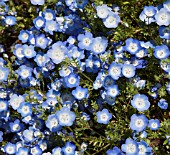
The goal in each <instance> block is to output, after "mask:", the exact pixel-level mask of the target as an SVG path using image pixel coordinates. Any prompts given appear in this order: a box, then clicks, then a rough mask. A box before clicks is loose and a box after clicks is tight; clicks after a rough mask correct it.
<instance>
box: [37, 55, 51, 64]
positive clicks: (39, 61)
mask: <svg viewBox="0 0 170 155" xmlns="http://www.w3.org/2000/svg"><path fill="white" fill-rule="evenodd" d="M34 61H35V62H36V63H37V65H38V66H39V67H44V66H45V64H46V63H47V62H48V61H50V59H49V57H48V56H47V54H42V53H38V54H37V55H36V57H35V59H34Z"/></svg>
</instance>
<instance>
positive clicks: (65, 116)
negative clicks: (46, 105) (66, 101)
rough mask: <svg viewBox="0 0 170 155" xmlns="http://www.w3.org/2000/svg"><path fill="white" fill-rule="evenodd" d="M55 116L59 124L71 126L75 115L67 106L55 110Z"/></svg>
mask: <svg viewBox="0 0 170 155" xmlns="http://www.w3.org/2000/svg"><path fill="white" fill-rule="evenodd" d="M56 116H57V118H58V121H59V124H60V125H61V126H71V125H72V124H73V122H74V121H75V119H76V115H75V114H74V112H72V111H70V109H69V108H68V107H63V108H62V109H61V110H59V111H57V112H56Z"/></svg>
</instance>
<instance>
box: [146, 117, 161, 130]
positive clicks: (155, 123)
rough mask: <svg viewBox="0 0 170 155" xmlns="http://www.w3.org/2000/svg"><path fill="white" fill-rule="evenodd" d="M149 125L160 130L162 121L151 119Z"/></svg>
mask: <svg viewBox="0 0 170 155" xmlns="http://www.w3.org/2000/svg"><path fill="white" fill-rule="evenodd" d="M148 127H149V128H150V129H151V130H158V129H159V128H160V121H159V120H158V119H150V120H149V124H148Z"/></svg>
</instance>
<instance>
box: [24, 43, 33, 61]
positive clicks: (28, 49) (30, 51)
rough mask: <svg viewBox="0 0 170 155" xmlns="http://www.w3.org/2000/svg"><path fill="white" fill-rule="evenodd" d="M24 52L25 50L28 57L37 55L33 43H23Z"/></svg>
mask: <svg viewBox="0 0 170 155" xmlns="http://www.w3.org/2000/svg"><path fill="white" fill-rule="evenodd" d="M22 52H23V55H24V56H25V57H26V58H28V59H30V58H33V57H35V56H36V52H35V51H34V46H32V45H30V46H28V45H26V44H25V45H23V46H22Z"/></svg>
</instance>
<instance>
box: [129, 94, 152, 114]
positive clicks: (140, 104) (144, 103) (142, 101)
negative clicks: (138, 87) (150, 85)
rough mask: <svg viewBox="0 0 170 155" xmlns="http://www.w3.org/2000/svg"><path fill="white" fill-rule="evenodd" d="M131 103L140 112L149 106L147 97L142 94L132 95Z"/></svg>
mask: <svg viewBox="0 0 170 155" xmlns="http://www.w3.org/2000/svg"><path fill="white" fill-rule="evenodd" d="M131 104H132V106H133V107H134V108H136V109H137V110H138V111H140V112H141V111H145V110H148V108H149V107H150V102H149V100H148V97H147V96H146V95H143V94H136V95H134V96H133V99H132V100H131Z"/></svg>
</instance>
